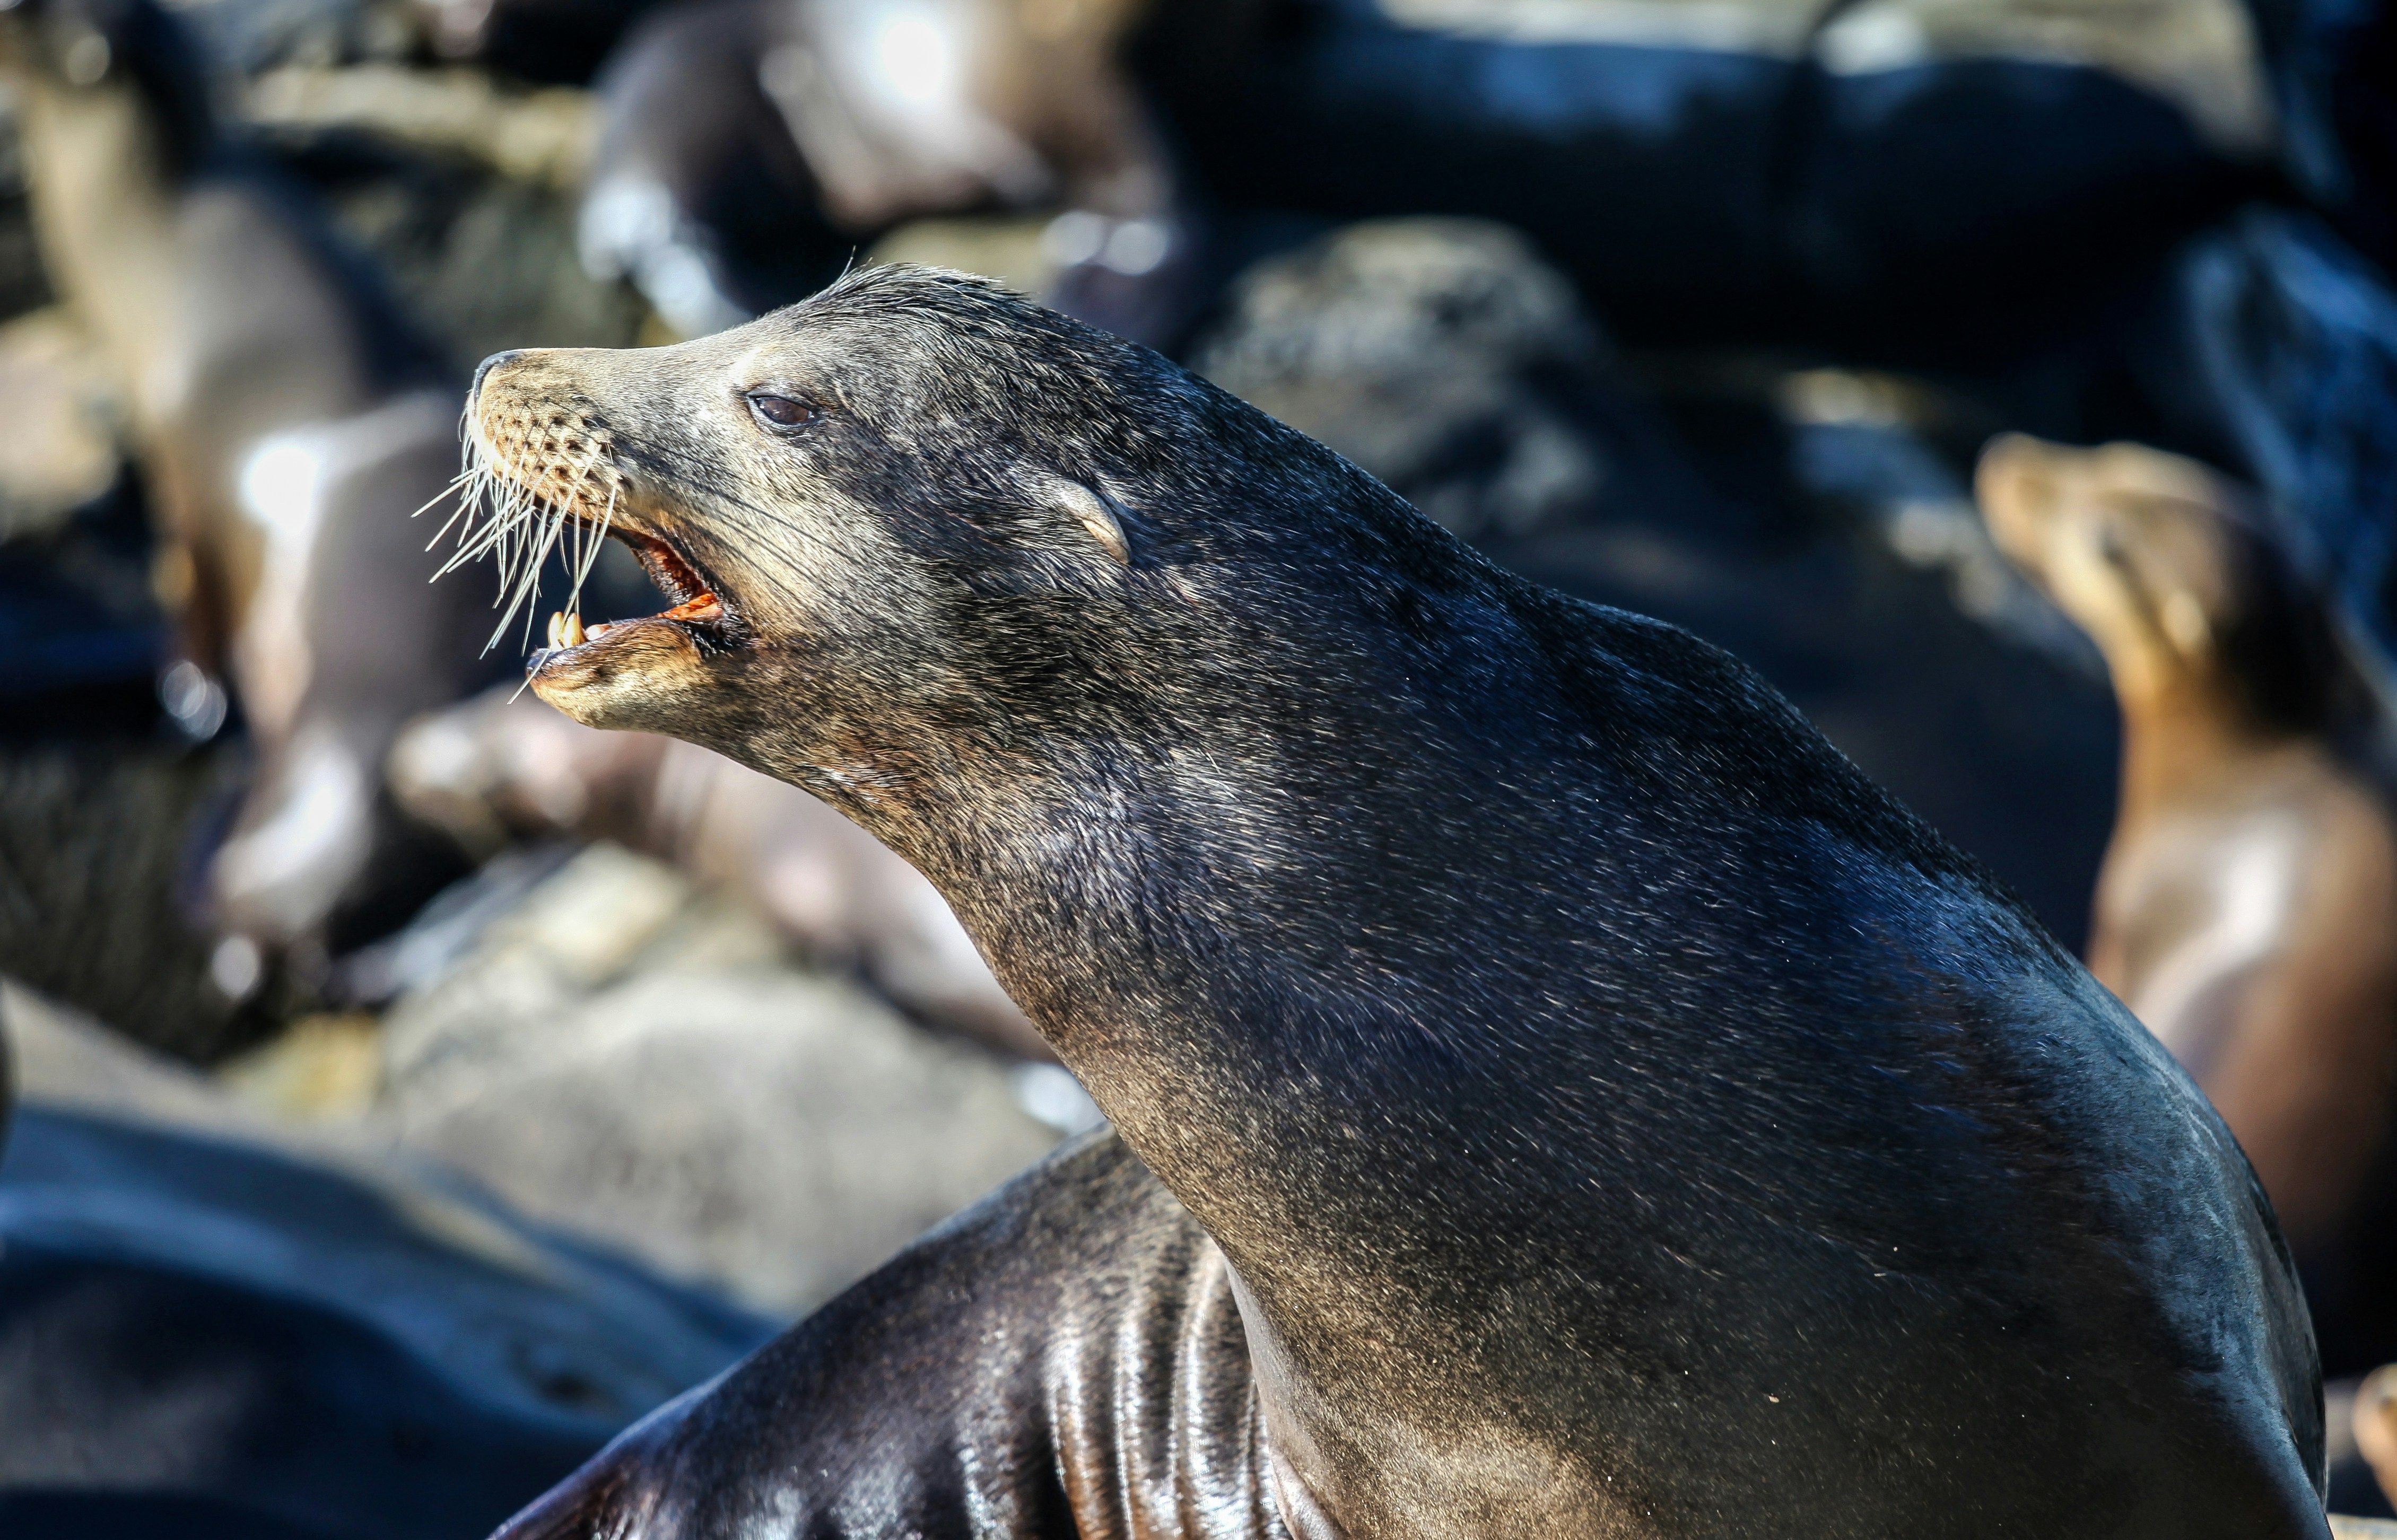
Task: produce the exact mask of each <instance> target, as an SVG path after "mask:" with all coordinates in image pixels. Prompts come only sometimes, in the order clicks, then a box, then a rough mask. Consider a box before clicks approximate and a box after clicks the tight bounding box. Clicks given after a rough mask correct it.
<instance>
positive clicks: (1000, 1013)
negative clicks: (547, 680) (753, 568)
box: [390, 686, 1053, 1059]
mask: <svg viewBox="0 0 2397 1540" xmlns="http://www.w3.org/2000/svg"><path fill="white" fill-rule="evenodd" d="M517 694H518V692H517V691H516V690H515V689H514V688H513V687H506V686H503V687H501V688H500V689H497V690H492V691H490V692H489V694H486V695H484V696H482V697H481V698H480V699H477V700H475V701H471V702H467V703H463V704H461V705H457V706H453V707H451V708H449V709H448V710H446V711H441V712H437V713H435V714H434V715H432V716H427V717H425V718H423V719H422V720H420V721H418V722H416V723H414V724H412V725H411V726H410V727H409V728H408V730H407V731H406V732H405V733H403V734H402V735H401V737H400V739H399V742H398V743H397V744H396V745H395V747H394V748H393V750H392V756H391V769H390V777H391V786H392V791H393V793H394V795H395V796H396V797H398V798H399V800H400V803H401V805H402V806H404V807H405V808H407V809H408V811H409V812H411V813H413V814H415V815H416V816H417V817H418V818H420V819H422V820H423V821H424V822H425V823H427V824H432V825H434V826H435V827H438V828H442V829H446V830H448V831H449V833H450V834H451V835H452V836H453V837H456V838H457V839H458V840H459V842H460V843H461V845H462V846H463V847H464V848H465V849H466V850H468V852H469V853H471V854H473V855H475V856H476V857H481V856H486V855H489V854H490V853H491V852H492V851H493V850H497V849H499V848H500V847H501V846H502V844H504V843H505V842H506V841H508V840H510V839H513V838H523V837H542V836H556V835H571V836H573V837H577V838H583V839H590V838H599V839H612V840H614V841H616V842H617V843H619V844H622V845H625V846H629V847H631V848H632V849H634V850H640V851H643V852H644V853H646V854H649V855H653V856H657V857H659V858H660V859H662V860H666V861H671V862H673V863H675V864H676V865H678V866H680V867H681V868H682V869H683V870H684V871H686V872H688V873H690V875H692V876H693V877H699V878H700V879H702V880H703V881H707V882H714V883H719V884H722V885H724V886H726V887H729V888H731V889H733V890H735V891H739V892H741V893H743V894H745V895H746V896H747V897H748V898H749V899H750V900H751V901H752V902H754V903H755V904H757V907H758V908H759V909H760V910H762V911H763V912H764V913H765V914H766V916H767V917H769V918H770V919H771V920H772V921H773V922H774V924H775V925H776V926H777V927H779V928H780V929H781V930H782V931H783V933H784V934H785V935H787V936H789V937H790V938H792V939H793V940H794V941H796V942H797V943H798V944H799V945H800V946H801V947H802V948H803V949H804V950H805V951H806V952H807V953H808V954H809V955H810V957H815V958H817V959H819V960H823V961H830V962H840V961H851V962H854V963H855V964H856V965H857V966H858V968H859V969H860V971H863V972H864V974H865V975H866V977H868V978H869V979H871V980H873V981H874V983H875V984H877V986H879V987H880V988H881V989H882V990H883V991H884V992H885V993H886V994H888V995H889V996H890V997H891V998H892V999H894V1000H896V1001H897V1002H898V1003H899V1004H901V1005H902V1006H904V1007H905V1008H906V1009H907V1010H909V1011H914V1012H916V1013H917V1014H918V1015H921V1016H925V1017H928V1018H930V1019H931V1020H933V1021H937V1022H942V1023H944V1024H948V1025H951V1026H956V1027H960V1028H962V1029H964V1030H965V1031H968V1032H971V1033H972V1034H974V1035H975V1036H977V1037H980V1038H984V1039H986V1040H988V1041H990V1042H992V1043H994V1044H996V1045H998V1046H999V1047H1001V1048H1004V1049H1007V1050H1009V1051H1011V1052H1014V1053H1017V1054H1022V1055H1024V1056H1026V1057H1030V1058H1039V1059H1047V1058H1051V1057H1053V1055H1052V1054H1051V1052H1050V1050H1049V1046H1048V1045H1047V1044H1046V1043H1044V1042H1043V1041H1041V1039H1040V1036H1039V1034H1038V1032H1036V1031H1034V1030H1033V1026H1032V1024H1031V1023H1030V1022H1028V1021H1026V1020H1025V1019H1024V1012H1023V1011H1022V1010H1020V1009H1019V1008H1018V1007H1017V1006H1016V1004H1015V1002H1014V1001H1013V1000H1011V999H1009V998H1007V993H1006V991H1004V990H1002V989H1000V988H999V986H998V981H997V980H996V979H994V978H992V977H991V976H990V968H989V965H988V964H986V963H984V961H983V960H982V955H981V954H980V953H978V952H976V951H975V950H974V946H973V942H972V941H971V939H969V938H968V937H967V935H966V933H965V931H964V929H963V928H962V927H961V926H959V925H958V924H957V917H956V916H955V915H952V914H951V913H950V912H949V906H948V904H946V902H944V900H943V899H942V897H941V895H940V894H939V892H937V891H934V889H933V887H932V885H931V883H929V882H927V881H925V880H924V878H923V877H921V876H920V875H919V874H918V873H917V871H916V869H915V868H914V867H913V866H910V865H908V864H906V863H905V862H904V861H902V860H900V859H899V858H898V857H897V856H895V855H892V854H891V851H890V850H887V849H886V848H885V847H884V846H883V845H882V844H881V842H880V841H878V840H877V839H876V838H875V837H873V836H871V835H869V834H867V833H865V832H864V830H863V829H860V828H859V827H858V826H857V825H856V824H852V823H850V821H849V820H848V819H846V818H844V817H842V816H841V815H840V814H839V813H837V812H835V811H834V810H832V809H830V808H827V807H825V806H824V804H823V803H822V802H819V801H817V800H816V799H815V798H814V797H810V796H809V795H808V794H807V793H806V792H804V791H801V790H799V789H798V788H797V787H796V786H791V785H786V784H784V783H782V782H780V781H775V780H771V779H770V778H768V777H766V776H763V775H760V774H758V773H757V771H755V770H749V769H746V768H745V767H743V766H741V765H737V764H735V763H733V762H732V761H731V760H730V759H727V758H725V757H723V756H722V755H719V754H716V753H714V752H713V751H711V750H708V749H703V748H699V747H697V746H695V745H693V744H690V743H682V742H679V741H678V740H676V739H672V738H662V737H658V736H655V735H652V734H649V733H634V732H601V731H598V730H596V729H592V728H586V727H584V726H583V725H582V724H581V723H579V722H576V721H574V720H573V719H572V718H570V717H568V716H561V715H559V714H558V713H557V712H556V711H555V710H553V709H551V708H550V706H548V705H547V704H546V703H543V702H541V701H539V700H535V699H532V698H530V697H526V698H522V699H516V698H515V697H516V695H517Z"/></svg>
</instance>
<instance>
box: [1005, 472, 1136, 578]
mask: <svg viewBox="0 0 2397 1540" xmlns="http://www.w3.org/2000/svg"><path fill="white" fill-rule="evenodd" d="M1019 475H1021V476H1022V478H1023V481H1024V487H1025V488H1026V489H1028V490H1029V491H1031V493H1032V494H1033V495H1034V496H1035V497H1037V498H1038V499H1039V500H1040V501H1041V502H1046V503H1048V504H1049V505H1050V506H1051V507H1053V508H1056V509H1058V510H1060V511H1062V512H1064V513H1065V514H1068V515H1070V516H1072V517H1073V519H1074V522H1076V523H1077V524H1079V525H1080V526H1081V527H1082V528H1083V529H1087V530H1089V531H1090V535H1091V539H1092V540H1094V541H1097V542H1099V548H1100V549H1101V550H1104V551H1105V552H1106V554H1107V555H1108V556H1113V557H1114V558H1115V559H1116V563H1117V565H1118V566H1121V567H1130V566H1131V565H1132V541H1131V540H1130V539H1129V538H1128V537H1127V536H1126V535H1125V534H1124V527H1123V520H1122V519H1121V518H1119V517H1118V516H1117V509H1116V502H1115V500H1114V499H1113V498H1111V497H1109V496H1107V495H1106V494H1105V492H1102V491H1098V490H1096V489H1092V488H1090V487H1085V486H1084V485H1082V484H1081V483H1080V482H1078V481H1076V480H1073V479H1071V478H1070V477H1067V476H1062V475H1053V474H1051V473H1050V472H1048V471H1035V470H1025V471H1023V472H1020V473H1019Z"/></svg>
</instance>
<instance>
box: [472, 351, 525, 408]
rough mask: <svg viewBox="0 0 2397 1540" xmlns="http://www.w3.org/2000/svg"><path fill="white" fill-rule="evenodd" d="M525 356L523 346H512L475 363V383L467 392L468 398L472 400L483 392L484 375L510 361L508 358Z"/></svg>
mask: <svg viewBox="0 0 2397 1540" xmlns="http://www.w3.org/2000/svg"><path fill="white" fill-rule="evenodd" d="M523 356H524V350H523V349H522V348H510V349H509V350H508V351H507V352H505V353H495V354H493V355H490V356H489V358H486V359H484V360H483V361H482V362H481V363H479V364H477V365H475V383H474V386H473V388H471V389H469V390H468V391H467V392H466V399H467V400H469V401H472V400H473V399H475V397H476V396H478V395H482V394H483V376H485V375H487V374H489V373H490V372H491V370H493V369H494V368H498V367H499V366H500V365H502V364H504V363H506V362H508V360H510V359H512V358H521V357H523Z"/></svg>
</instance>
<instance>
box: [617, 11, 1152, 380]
mask: <svg viewBox="0 0 2397 1540" xmlns="http://www.w3.org/2000/svg"><path fill="white" fill-rule="evenodd" d="M1144 8H1145V7H1144V4H1143V0H833V3H825V0H702V3H700V4H696V5H688V6H681V7H673V8H671V9H667V10H664V11H662V12H660V13H659V14H657V15H655V16H652V17H650V18H649V19H647V20H644V21H643V22H641V23H640V24H638V25H637V26H636V28H635V29H634V31H633V32H632V33H631V34H630V35H629V36H628V37H627V39H626V41H625V43H624V45H623V48H622V49H621V50H620V51H619V52H618V53H617V55H616V56H615V57H614V58H613V59H612V60H611V61H610V62H609V66H608V67H607V69H606V71H605V72H604V74H603V75H602V77H601V79H600V80H599V82H598V86H597V88H598V89H599V91H600V92H601V94H602V98H603V100H604V103H605V124H604V127H603V129H602V134H601V141H600V147H599V153H598V155H597V162H596V163H597V165H598V166H599V167H601V170H600V173H599V175H598V176H597V177H596V179H595V181H593V184H592V186H591V189H590V192H589V194H588V196H587V199H586V202H585V204H584V209H583V248H584V253H585V258H586V261H590V262H592V263H593V264H595V265H596V266H597V267H600V268H603V269H609V270H613V271H618V272H622V273H623V274H625V275H628V276H629V277H631V278H632V279H633V281H634V282H635V283H636V284H637V285H638V286H639V287H640V288H641V289H642V291H643V292H644V293H645V294H647V295H648V296H649V300H650V301H651V303H653V304H654V305H655V306H656V307H657V309H658V312H659V314H660V315H663V317H664V318H665V319H666V321H667V322H668V323H669V324H670V325H672V326H674V327H675V328H676V329H677V330H679V331H681V332H683V333H684V334H686V335H691V336H697V335H702V334H704V333H706V332H710V331H715V330H717V329H719V328H723V327H726V326H730V325H734V324H736V323H738V322H740V321H743V320H745V319H747V318H748V317H749V316H751V315H756V314H757V313H758V312H760V311H762V310H766V309H770V308H771V307H772V306H773V305H775V304H778V303H781V302H783V301H787V300H790V299H793V298H796V297H797V295H799V294H802V293H805V292H806V291H807V290H808V289H810V288H813V287H814V286H815V285H816V284H818V283H821V282H823V281H824V278H826V277H827V276H829V275H830V272H831V271H832V270H834V269H837V267H838V266H839V265H840V264H841V263H842V261H844V260H845V259H846V258H847V257H848V256H849V255H850V253H853V252H854V251H855V250H856V249H857V248H858V247H859V245H860V244H861V243H863V242H864V241H867V240H870V239H871V238H872V237H873V236H874V235H875V234H877V233H879V232H881V231H884V230H887V229H889V228H890V227H891V226H892V225H893V224H895V223H897V222H898V221H901V220H904V219H907V218H911V217H917V216H922V215H928V214H942V213H952V212H958V211H968V210H975V209H983V208H1006V209H1046V210H1050V211H1052V212H1056V215H1057V217H1056V220H1055V221H1054V222H1053V223H1052V224H1051V226H1050V233H1049V237H1048V244H1049V245H1050V246H1051V248H1053V254H1054V257H1055V261H1056V265H1057V267H1058V268H1059V269H1060V273H1059V276H1058V278H1057V285H1056V292H1057V294H1058V295H1059V297H1060V298H1061V300H1062V301H1064V302H1065V303H1067V304H1068V305H1070V306H1072V307H1074V308H1076V309H1077V310H1078V311H1079V312H1081V313H1083V314H1085V315H1088V316H1089V318H1091V320H1093V321H1094V322H1096V323H1098V324H1100V325H1103V326H1106V327H1108V328H1112V329H1115V330H1118V331H1121V332H1124V333H1127V334H1131V335H1137V336H1145V337H1149V338H1152V339H1155V338H1159V337H1160V336H1161V335H1163V334H1164V333H1166V332H1168V331H1170V330H1171V328H1172V325H1173V324H1175V323H1177V322H1178V321H1179V320H1180V319H1181V316H1182V311H1183V309H1184V308H1185V306H1186V303H1187V301H1186V299H1182V300H1177V299H1175V298H1174V295H1175V293H1176V292H1177V291H1176V290H1175V289H1174V288H1173V286H1172V283H1171V282H1170V280H1172V278H1174V277H1175V276H1176V275H1178V274H1179V273H1180V271H1181V269H1182V268H1183V266H1184V265H1185V261H1186V259H1187V257H1188V254H1189V253H1188V242H1187V241H1186V239H1185V238H1184V231H1183V227H1182V223H1181V216H1180V215H1179V213H1178V212H1177V202H1178V199H1177V192H1176V182H1175V177H1174V174H1173V171H1172V164H1171V161H1170V158H1169V157H1168V155H1167V154H1166V153H1165V150H1164V147H1163V143H1162V141H1161V140H1160V137H1159V135H1158V129H1157V127H1155V126H1154V125H1153V124H1152V122H1151V121H1150V118H1149V114H1148V110H1147V108H1146V107H1145V105H1144V104H1143V103H1142V101H1141V100H1140V97H1139V95H1138V93H1137V91H1136V89H1135V88H1134V87H1133V85H1132V82H1131V81H1130V79H1129V78H1128V77H1126V75H1125V74H1123V72H1122V70H1121V69H1120V68H1119V66H1118V61H1117V55H1118V51H1119V47H1120V45H1121V42H1122V39H1123V37H1124V35H1125V33H1127V32H1128V31H1129V30H1130V28H1131V27H1132V25H1133V24H1134V23H1135V21H1136V20H1138V19H1139V17H1140V15H1141V13H1142V11H1143V10H1144Z"/></svg>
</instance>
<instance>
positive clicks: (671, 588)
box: [527, 524, 740, 672]
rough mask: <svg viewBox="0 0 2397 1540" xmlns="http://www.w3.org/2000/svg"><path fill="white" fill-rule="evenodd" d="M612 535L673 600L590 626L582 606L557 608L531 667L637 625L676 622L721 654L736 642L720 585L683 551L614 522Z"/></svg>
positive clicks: (709, 649) (697, 641) (735, 630)
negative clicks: (663, 606) (544, 644)
mask: <svg viewBox="0 0 2397 1540" xmlns="http://www.w3.org/2000/svg"><path fill="white" fill-rule="evenodd" d="M607 533H608V537H609V539H611V540H615V541H618V542H622V543H623V545H624V546H625V547H626V548H627V549H628V550H630V551H631V552H632V553H633V558H634V559H635V560H636V561H638V562H639V563H640V564H641V570H642V571H643V572H645V573H647V574H648V575H649V582H650V583H652V584H653V585H655V586H656V588H657V590H658V591H659V592H660V593H662V594H663V595H664V596H666V597H667V598H668V599H669V600H671V601H672V602H671V604H670V605H669V606H668V607H667V608H666V609H662V610H660V611H658V612H657V613H656V614H653V615H641V616H636V617H633V618H631V619H627V620H617V621H602V622H600V623H598V624H596V625H593V626H590V627H588V628H587V629H586V628H585V626H584V625H583V616H582V613H581V610H580V609H579V608H575V607H569V609H562V610H554V611H552V612H551V614H550V617H549V645H548V646H547V647H546V648H544V649H542V651H540V652H538V653H535V654H534V655H533V657H532V658H530V659H529V660H528V661H527V667H528V668H529V669H530V670H532V671H534V672H538V671H539V670H540V669H541V668H542V665H543V664H545V663H548V662H549V661H550V659H551V656H552V655H553V654H555V653H558V652H564V651H570V650H572V649H577V648H582V647H586V646H589V645H591V644H593V643H596V642H600V641H604V640H605V639H606V638H608V637H609V636H612V635H615V634H616V633H618V632H621V631H623V630H625V629H626V628H628V627H632V626H641V625H656V624H664V625H672V626H675V627H676V628H677V629H679V630H681V631H682V632H683V633H684V634H685V635H687V636H690V639H691V641H692V642H693V643H694V644H696V645H697V646H698V647H699V649H700V650H701V651H703V652H721V651H725V650H727V649H730V648H732V647H733V646H735V645H737V643H738V642H739V640H740V636H739V626H738V623H737V622H736V621H735V619H734V617H733V615H732V612H731V611H730V609H727V608H726V607H725V603H724V601H723V599H721V598H720V597H718V596H717V595H716V586H717V585H716V584H715V583H711V582H710V581H708V580H707V579H706V578H704V577H703V576H701V575H700V573H699V571H698V569H696V568H694V567H693V566H692V565H691V563H690V561H689V560H688V559H686V558H685V557H684V556H682V554H681V553H680V552H678V551H676V549H675V548H674V547H673V546H672V545H671V544H669V543H668V542H665V541H664V540H663V539H661V538H659V537H658V536H655V535H650V534H645V533H643V532H641V531H640V530H637V529H626V528H625V527H624V526H623V525H622V524H611V525H609V528H608V531H607Z"/></svg>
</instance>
